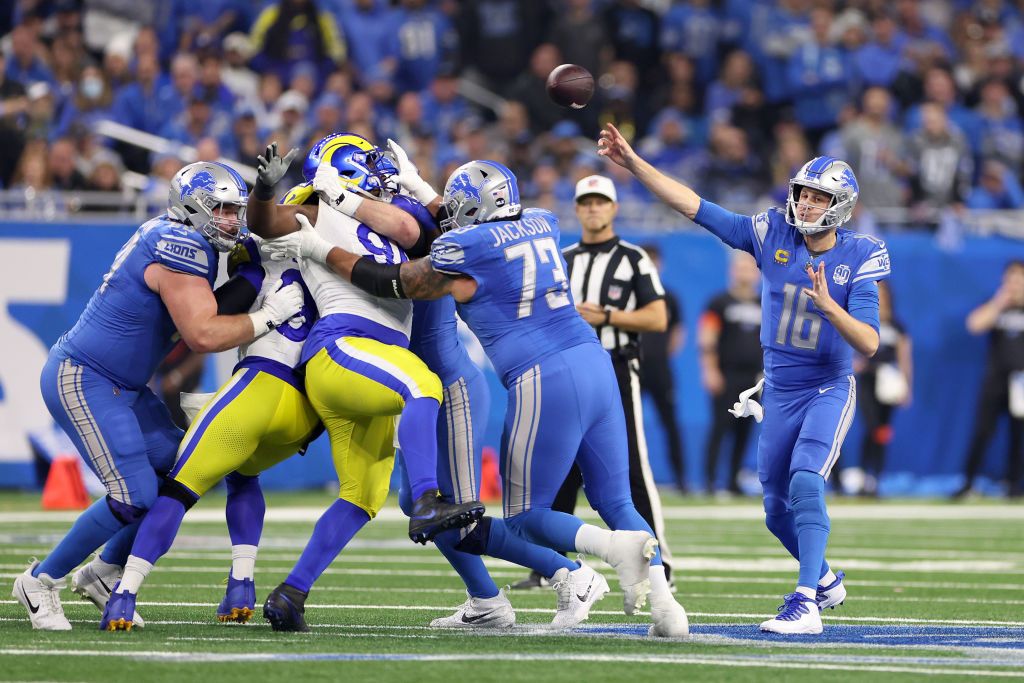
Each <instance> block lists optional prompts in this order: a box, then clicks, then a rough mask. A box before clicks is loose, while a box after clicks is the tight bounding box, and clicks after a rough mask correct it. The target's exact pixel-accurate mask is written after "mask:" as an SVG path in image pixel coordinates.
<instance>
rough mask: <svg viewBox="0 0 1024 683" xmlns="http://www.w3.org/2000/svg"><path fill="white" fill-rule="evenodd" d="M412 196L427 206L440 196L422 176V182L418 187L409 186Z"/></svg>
mask: <svg viewBox="0 0 1024 683" xmlns="http://www.w3.org/2000/svg"><path fill="white" fill-rule="evenodd" d="M407 189H408V191H409V194H411V195H412V198H413V199H415V200H416V201H418V202H419V203H420V204H422V205H423V206H427V205H428V204H430V202H432V201H434V200H435V199H437V197H438V196H439V195H438V194H437V191H436V190H434V188H432V187H431V186H430V183H428V182H427V181H426V180H423V179H422V178H420V182H419V184H418V185H417V186H416V187H411V188H407Z"/></svg>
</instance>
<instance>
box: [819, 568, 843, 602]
mask: <svg viewBox="0 0 1024 683" xmlns="http://www.w3.org/2000/svg"><path fill="white" fill-rule="evenodd" d="M844 578H846V574H844V573H843V572H836V580H835V581H833V582H832V583H830V584H829V585H827V586H822V585H821V584H818V595H817V597H816V600H817V602H818V609H819V610H825V609H835V608H836V605H841V604H843V603H844V602H846V586H844V585H843V579H844Z"/></svg>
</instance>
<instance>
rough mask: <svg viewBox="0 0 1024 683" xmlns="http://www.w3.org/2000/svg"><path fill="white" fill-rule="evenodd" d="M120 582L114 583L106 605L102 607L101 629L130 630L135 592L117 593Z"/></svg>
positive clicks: (133, 614)
mask: <svg viewBox="0 0 1024 683" xmlns="http://www.w3.org/2000/svg"><path fill="white" fill-rule="evenodd" d="M120 587H121V582H120V581H118V582H117V584H115V585H114V590H113V591H111V593H110V599H109V600H107V606H106V607H104V608H103V618H102V619H100V630H101V631H131V630H132V625H133V623H134V622H133V618H134V616H135V598H136V595H135V593H119V592H118V590H117V589H118V588H120Z"/></svg>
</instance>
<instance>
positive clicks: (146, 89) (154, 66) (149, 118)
mask: <svg viewBox="0 0 1024 683" xmlns="http://www.w3.org/2000/svg"><path fill="white" fill-rule="evenodd" d="M160 86H161V79H160V65H159V64H158V63H157V61H156V58H155V57H153V56H152V55H149V54H146V55H142V56H140V57H139V58H138V60H137V61H136V62H135V81H134V82H133V83H129V84H127V85H124V86H121V88H119V89H118V90H117V91H116V93H115V94H114V104H113V116H114V120H115V121H117V122H118V123H121V124H124V125H126V126H130V127H132V128H136V129H138V130H142V131H145V132H147V133H152V134H154V135H155V134H157V133H158V132H160V129H161V128H163V126H164V124H165V123H166V122H167V108H166V106H165V105H166V102H164V101H163V100H162V99H161V97H160Z"/></svg>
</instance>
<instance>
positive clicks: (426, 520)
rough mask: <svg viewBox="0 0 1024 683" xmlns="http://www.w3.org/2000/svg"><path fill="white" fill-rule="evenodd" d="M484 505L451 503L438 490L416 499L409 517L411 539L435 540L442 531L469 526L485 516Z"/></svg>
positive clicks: (478, 503)
mask: <svg viewBox="0 0 1024 683" xmlns="http://www.w3.org/2000/svg"><path fill="white" fill-rule="evenodd" d="M484 511H485V510H484V504H483V503H481V502H480V501H478V500H471V501H469V502H468V503H449V502H448V501H446V500H445V499H444V498H442V497H441V494H440V493H439V492H438V490H437V489H431V490H430V491H427V492H426V493H424V494H423V495H422V496H420V497H419V498H417V499H416V502H415V503H413V507H412V514H411V515H409V538H411V539H412V540H413V541H415V542H416V543H424V544H425V543H426V542H427V541H432V540H434V537H435V536H437V535H438V534H439V533H441V532H442V531H446V530H448V529H460V528H462V527H464V526H469V525H470V524H472V523H473V522H476V521H478V520H479V519H480V518H481V517H483V516H484Z"/></svg>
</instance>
